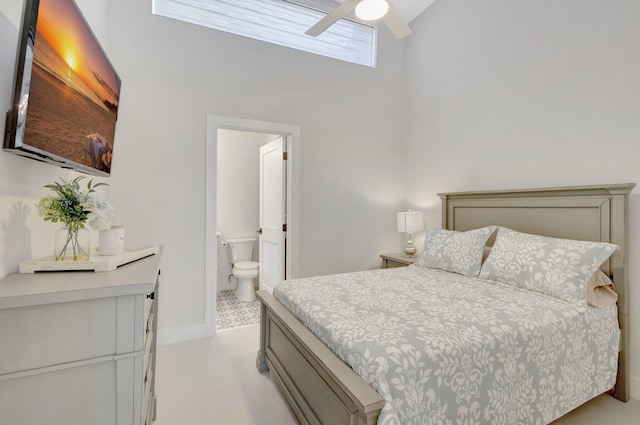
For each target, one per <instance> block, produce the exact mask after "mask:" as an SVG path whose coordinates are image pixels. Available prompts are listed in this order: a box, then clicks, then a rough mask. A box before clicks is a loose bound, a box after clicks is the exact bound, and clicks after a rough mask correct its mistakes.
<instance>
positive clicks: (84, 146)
mask: <svg viewBox="0 0 640 425" xmlns="http://www.w3.org/2000/svg"><path fill="white" fill-rule="evenodd" d="M120 83H121V82H120V78H119V77H118V75H117V73H116V71H115V70H114V69H113V67H112V65H111V63H110V62H109V60H108V59H107V57H106V55H105V54H104V52H103V50H102V48H101V47H100V45H99V44H98V42H97V41H96V39H95V37H94V36H93V34H92V33H91V30H90V29H89V27H88V26H87V24H86V23H85V21H84V18H83V17H82V15H81V14H80V13H79V11H78V9H77V8H76V6H75V4H74V3H73V1H72V0H40V8H39V12H38V24H37V28H36V36H35V42H34V55H33V68H32V71H31V81H30V89H29V103H28V107H27V118H26V124H25V136H24V141H25V143H27V144H29V145H31V146H34V147H36V148H39V149H42V150H44V151H47V152H51V153H53V154H55V155H59V156H62V157H65V158H68V159H71V160H72V161H75V162H78V163H80V164H83V165H86V166H89V167H92V168H95V169H98V170H101V171H104V172H107V173H110V171H111V156H112V154H113V139H114V133H115V124H116V119H117V111H118V102H119V93H120Z"/></svg>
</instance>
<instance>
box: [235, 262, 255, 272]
mask: <svg viewBox="0 0 640 425" xmlns="http://www.w3.org/2000/svg"><path fill="white" fill-rule="evenodd" d="M259 267H260V263H258V262H257V261H238V262H237V263H235V264H234V265H233V268H234V269H236V270H257V269H258V268H259Z"/></svg>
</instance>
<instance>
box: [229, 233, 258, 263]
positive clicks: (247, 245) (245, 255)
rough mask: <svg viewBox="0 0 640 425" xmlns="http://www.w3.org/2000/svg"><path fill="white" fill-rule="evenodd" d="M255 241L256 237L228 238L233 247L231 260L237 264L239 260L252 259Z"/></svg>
mask: <svg viewBox="0 0 640 425" xmlns="http://www.w3.org/2000/svg"><path fill="white" fill-rule="evenodd" d="M255 242H256V238H237V239H227V243H228V244H229V247H230V248H231V262H232V263H233V264H235V263H237V262H238V261H251V260H252V259H253V245H254V244H255Z"/></svg>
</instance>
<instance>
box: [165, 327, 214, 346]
mask: <svg viewBox="0 0 640 425" xmlns="http://www.w3.org/2000/svg"><path fill="white" fill-rule="evenodd" d="M214 326H215V325H214ZM215 334H216V332H215V328H214V327H212V326H207V324H205V323H198V324H195V325H186V326H176V327H173V328H167V329H159V330H158V344H159V345H168V344H175V343H177V342H184V341H192V340H194V339H201V338H208V337H212V336H215Z"/></svg>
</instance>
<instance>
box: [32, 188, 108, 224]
mask: <svg viewBox="0 0 640 425" xmlns="http://www.w3.org/2000/svg"><path fill="white" fill-rule="evenodd" d="M82 179H84V177H76V178H75V179H73V180H71V181H69V182H67V181H64V180H61V182H60V183H59V182H55V183H54V184H49V185H46V186H45V187H46V188H48V189H51V190H52V191H53V192H54V193H55V194H56V196H53V195H49V196H45V197H44V198H42V199H41V200H40V202H38V213H39V214H40V215H41V216H42V217H43V218H44V220H45V221H51V222H52V223H57V222H62V223H64V225H65V226H66V227H68V228H69V229H70V230H72V231H74V230H75V231H77V230H78V229H83V228H84V227H85V223H86V222H87V221H88V222H89V226H91V228H92V229H94V230H104V229H108V228H110V227H111V222H112V221H113V217H114V216H115V211H114V209H113V205H111V203H110V202H109V201H107V200H106V199H104V198H102V197H100V196H98V195H97V194H96V193H95V190H94V189H95V188H96V187H98V186H107V183H97V184H95V185H94V184H93V180H91V181H89V183H88V184H87V191H86V192H82V191H81V190H80V180H82Z"/></svg>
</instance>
